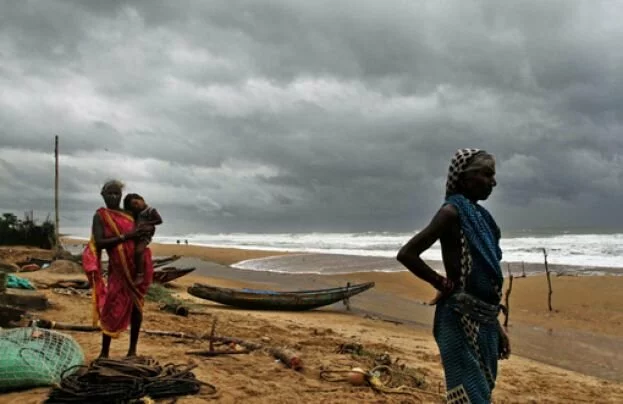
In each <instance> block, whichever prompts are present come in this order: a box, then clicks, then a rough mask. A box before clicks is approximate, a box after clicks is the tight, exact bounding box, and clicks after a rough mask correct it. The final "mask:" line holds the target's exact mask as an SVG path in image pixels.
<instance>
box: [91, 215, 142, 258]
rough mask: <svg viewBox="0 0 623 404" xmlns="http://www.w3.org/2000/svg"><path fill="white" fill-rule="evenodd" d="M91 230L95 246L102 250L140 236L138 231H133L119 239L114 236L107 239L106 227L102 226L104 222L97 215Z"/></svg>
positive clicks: (94, 217)
mask: <svg viewBox="0 0 623 404" xmlns="http://www.w3.org/2000/svg"><path fill="white" fill-rule="evenodd" d="M91 229H92V230H91V231H92V232H93V238H94V239H95V246H96V247H97V248H98V249H100V250H104V249H107V248H111V247H114V246H116V245H117V244H119V243H122V242H123V241H125V240H126V239H129V238H134V237H136V236H137V235H138V234H139V233H138V232H136V231H131V232H129V233H125V234H121V235H120V236H119V237H117V236H113V237H108V238H106V237H104V225H103V224H102V220H101V218H100V216H99V215H98V214H97V213H96V214H95V215H93V225H92V227H91Z"/></svg>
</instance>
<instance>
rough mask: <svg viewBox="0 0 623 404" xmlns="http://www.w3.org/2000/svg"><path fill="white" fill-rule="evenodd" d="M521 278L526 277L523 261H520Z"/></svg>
mask: <svg viewBox="0 0 623 404" xmlns="http://www.w3.org/2000/svg"><path fill="white" fill-rule="evenodd" d="M521 277H522V278H525V277H526V263H525V262H523V261H521Z"/></svg>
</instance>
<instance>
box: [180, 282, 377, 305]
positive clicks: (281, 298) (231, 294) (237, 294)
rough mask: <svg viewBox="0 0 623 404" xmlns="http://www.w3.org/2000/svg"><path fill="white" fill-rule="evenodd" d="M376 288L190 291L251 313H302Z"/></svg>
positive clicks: (201, 287)
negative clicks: (282, 311)
mask: <svg viewBox="0 0 623 404" xmlns="http://www.w3.org/2000/svg"><path fill="white" fill-rule="evenodd" d="M372 287H374V282H367V283H361V284H358V285H348V286H345V287H338V288H330V289H316V290H299V291H290V292H280V291H273V290H254V289H227V288H219V287H215V286H209V285H204V284H200V283H195V284H194V285H193V286H191V287H189V288H188V293H190V294H191V295H193V296H196V297H199V298H202V299H206V300H211V301H214V302H218V303H222V304H226V305H229V306H234V307H239V308H241V309H251V310H284V311H301V310H311V309H315V308H317V307H322V306H327V305H330V304H333V303H336V302H339V301H340V300H345V299H348V298H349V297H351V296H354V295H356V294H358V293H361V292H364V291H366V290H368V289H370V288H372Z"/></svg>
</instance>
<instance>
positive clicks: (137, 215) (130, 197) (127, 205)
mask: <svg viewBox="0 0 623 404" xmlns="http://www.w3.org/2000/svg"><path fill="white" fill-rule="evenodd" d="M123 209H125V210H126V211H128V212H131V213H132V215H133V216H134V223H135V227H137V228H142V229H144V230H145V233H144V234H143V236H141V237H140V238H138V239H137V240H136V241H135V242H134V263H135V264H136V279H135V282H137V283H140V282H142V280H143V274H144V273H145V263H144V262H143V256H144V254H145V249H146V248H147V246H148V245H149V243H151V239H152V238H153V237H154V234H155V233H156V226H158V225H161V224H162V217H160V213H158V211H157V210H156V209H155V208H153V207H151V206H148V205H147V204H146V203H145V199H143V197H142V196H140V195H139V194H127V195H126V196H125V198H124V199H123ZM178 244H179V243H178Z"/></svg>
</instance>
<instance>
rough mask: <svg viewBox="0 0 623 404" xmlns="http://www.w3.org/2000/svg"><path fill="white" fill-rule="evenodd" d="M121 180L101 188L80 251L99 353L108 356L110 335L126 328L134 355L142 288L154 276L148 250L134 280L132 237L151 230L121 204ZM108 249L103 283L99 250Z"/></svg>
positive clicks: (142, 295)
mask: <svg viewBox="0 0 623 404" xmlns="http://www.w3.org/2000/svg"><path fill="white" fill-rule="evenodd" d="M122 190H123V183H122V182H120V181H116V180H112V181H108V182H107V183H105V184H104V186H103V187H102V191H101V195H102V197H103V198H104V203H105V204H106V207H105V208H99V209H98V210H97V211H96V212H95V215H94V216H93V225H92V229H91V232H92V235H91V240H90V241H89V244H88V245H87V246H86V248H85V249H84V252H83V253H82V266H83V268H84V270H85V272H86V273H87V277H88V279H89V282H90V284H91V286H92V289H93V301H94V304H95V308H94V311H93V313H94V318H93V322H94V324H95V325H99V326H100V327H101V329H102V333H103V336H102V350H101V352H100V355H99V357H100V358H107V357H108V355H109V351H110V342H111V338H116V337H118V336H119V335H120V334H121V333H122V332H123V331H125V330H126V329H127V328H128V325H130V323H131V326H132V327H131V330H130V347H129V349H128V356H136V347H137V344H138V337H139V331H140V329H141V323H142V321H143V302H144V297H145V293H146V292H147V289H148V288H149V285H150V284H151V281H152V277H153V265H152V261H151V251H150V250H149V249H148V248H147V249H145V250H144V252H143V257H141V258H142V260H143V263H144V264H143V265H144V270H143V274H142V276H143V278H142V280H141V281H140V282H136V280H137V279H136V278H137V272H138V271H137V268H136V264H135V254H134V246H135V242H136V241H139V240H141V239H144V238H145V237H146V236H148V235H149V234H150V229H148V228H145V227H142V226H139V227H136V226H135V225H134V218H133V217H132V216H131V215H130V214H128V213H127V212H125V211H124V210H122V209H121V207H120V206H119V205H120V202H121V193H122ZM102 250H106V252H107V253H108V282H107V283H104V280H103V275H102V268H101V251H102Z"/></svg>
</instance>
